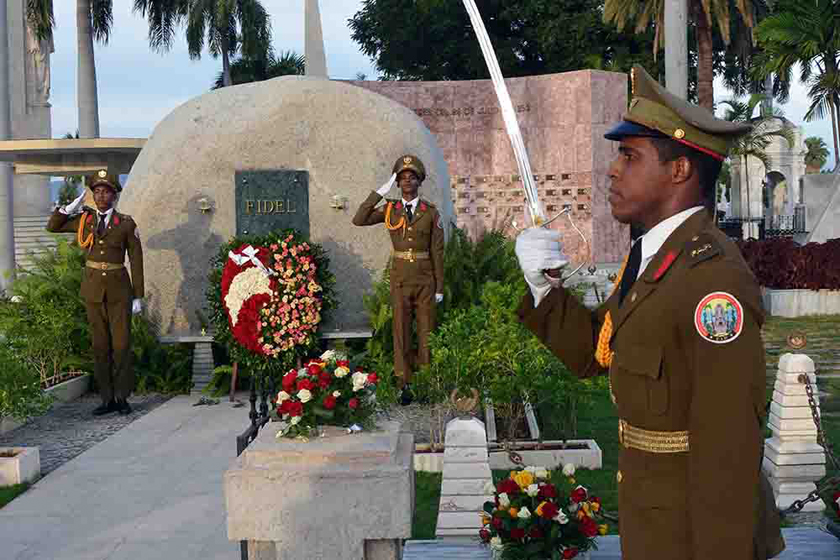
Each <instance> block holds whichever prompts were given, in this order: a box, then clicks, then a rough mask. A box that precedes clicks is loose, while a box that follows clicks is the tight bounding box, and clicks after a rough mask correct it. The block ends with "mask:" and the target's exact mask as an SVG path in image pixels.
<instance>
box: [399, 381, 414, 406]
mask: <svg viewBox="0 0 840 560" xmlns="http://www.w3.org/2000/svg"><path fill="white" fill-rule="evenodd" d="M412 402H414V394H413V393H412V392H411V387H410V386H409V385H405V386H403V388H402V391H401V392H400V405H401V406H408V405H410V404H411V403H412Z"/></svg>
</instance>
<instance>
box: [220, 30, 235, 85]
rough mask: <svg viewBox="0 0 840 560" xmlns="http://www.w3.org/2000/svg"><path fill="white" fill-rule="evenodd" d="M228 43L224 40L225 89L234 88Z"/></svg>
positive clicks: (223, 76) (223, 71)
mask: <svg viewBox="0 0 840 560" xmlns="http://www.w3.org/2000/svg"><path fill="white" fill-rule="evenodd" d="M228 48H229V47H228V42H227V41H226V40H224V39H223V40H222V83H223V84H224V87H228V86H232V85H233V80H232V79H231V77H230V52H229V51H228Z"/></svg>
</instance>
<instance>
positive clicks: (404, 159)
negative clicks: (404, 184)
mask: <svg viewBox="0 0 840 560" xmlns="http://www.w3.org/2000/svg"><path fill="white" fill-rule="evenodd" d="M403 163H404V164H406V165H408V164H410V163H411V158H410V157H408V156H405V157H404V158H403Z"/></svg>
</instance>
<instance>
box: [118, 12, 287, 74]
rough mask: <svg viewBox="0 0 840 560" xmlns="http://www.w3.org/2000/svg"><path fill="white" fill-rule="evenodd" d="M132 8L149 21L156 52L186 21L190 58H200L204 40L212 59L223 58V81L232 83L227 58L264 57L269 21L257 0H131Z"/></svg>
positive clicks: (267, 50)
mask: <svg viewBox="0 0 840 560" xmlns="http://www.w3.org/2000/svg"><path fill="white" fill-rule="evenodd" d="M134 11H136V12H140V13H141V15H143V17H146V18H147V20H148V22H149V42H150V44H151V45H152V48H154V49H155V50H158V51H167V50H169V48H170V47H171V46H172V41H173V39H174V36H175V29H176V28H177V26H178V25H179V24H180V23H183V22H186V28H187V29H186V31H187V47H188V49H189V53H190V58H193V59H198V58H201V51H202V50H203V49H204V46H205V43H206V45H207V48H208V49H209V51H210V55H211V56H212V57H213V58H216V57H219V56H221V57H222V83H223V84H224V85H225V86H229V85H232V84H233V79H232V77H231V70H230V59H231V56H233V55H234V54H236V53H241V55H242V57H244V58H247V59H251V60H259V59H260V58H262V59H264V60H265V59H267V58H268V55H269V53H270V47H271V23H270V21H269V16H268V12H267V11H266V9H265V7H264V6H263V5H262V3H261V2H260V0H134Z"/></svg>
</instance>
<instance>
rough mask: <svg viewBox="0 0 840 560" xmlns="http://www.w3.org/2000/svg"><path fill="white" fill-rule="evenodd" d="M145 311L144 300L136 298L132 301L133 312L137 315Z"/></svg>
mask: <svg viewBox="0 0 840 560" xmlns="http://www.w3.org/2000/svg"><path fill="white" fill-rule="evenodd" d="M142 312H143V300H142V299H140V298H135V299H134V301H133V302H132V303H131V313H133V314H134V315H137V314H138V313H142Z"/></svg>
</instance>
